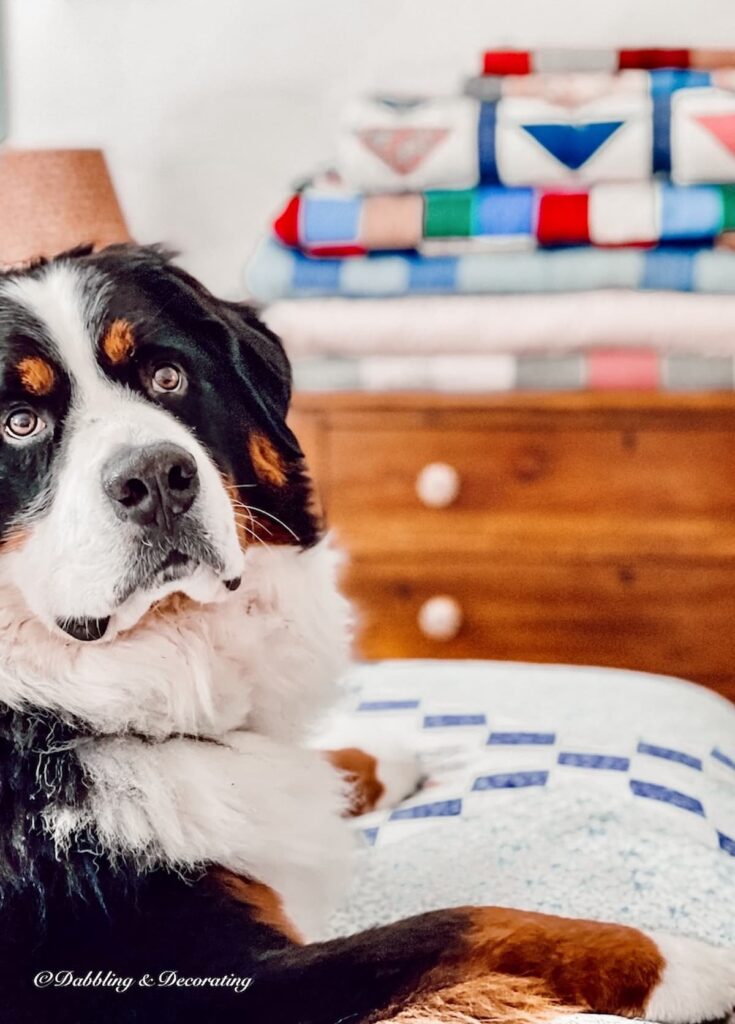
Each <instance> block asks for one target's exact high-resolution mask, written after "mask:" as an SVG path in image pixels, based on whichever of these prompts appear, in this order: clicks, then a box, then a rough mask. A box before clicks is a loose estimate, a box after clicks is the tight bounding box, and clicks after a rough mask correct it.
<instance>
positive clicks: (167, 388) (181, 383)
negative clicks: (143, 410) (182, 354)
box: [151, 364, 186, 394]
mask: <svg viewBox="0 0 735 1024" xmlns="http://www.w3.org/2000/svg"><path fill="white" fill-rule="evenodd" d="M151 384H152V387H153V390H154V391H158V392H162V393H166V394H171V393H172V392H175V391H183V390H184V387H185V386H186V377H185V376H184V373H183V371H182V370H180V369H179V368H178V366H170V365H168V364H166V365H164V366H158V367H156V369H155V370H154V371H153V377H152V378H151Z"/></svg>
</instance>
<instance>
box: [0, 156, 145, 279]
mask: <svg viewBox="0 0 735 1024" xmlns="http://www.w3.org/2000/svg"><path fill="white" fill-rule="evenodd" d="M126 241H130V234H129V232H128V229H127V227H126V224H125V219H124V217H123V214H122V210H121V209H120V205H119V203H118V201H117V196H116V195H115V190H114V188H113V187H112V181H111V180H110V175H109V173H108V170H107V164H106V163H105V158H104V156H103V155H102V153H101V152H100V151H99V150H97V149H36V150H32V149H17V150H13V149H4V150H2V152H0V263H2V264H5V265H7V264H15V263H23V262H25V261H26V260H29V259H33V258H34V257H36V256H53V255H55V254H56V253H59V252H63V251H64V250H65V249H71V248H73V247H74V246H76V245H80V244H82V243H85V242H90V243H92V244H94V246H95V247H96V248H99V247H102V246H104V245H109V244H111V243H112V242H126Z"/></svg>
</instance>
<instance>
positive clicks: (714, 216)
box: [661, 185, 722, 242]
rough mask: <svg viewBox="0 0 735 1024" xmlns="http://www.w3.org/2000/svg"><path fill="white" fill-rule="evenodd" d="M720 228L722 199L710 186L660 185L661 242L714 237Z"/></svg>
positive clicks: (717, 190)
mask: <svg viewBox="0 0 735 1024" xmlns="http://www.w3.org/2000/svg"><path fill="white" fill-rule="evenodd" d="M721 230H722V200H721V198H720V190H719V188H716V187H715V188H713V187H712V186H711V185H687V186H686V187H685V186H683V185H661V241H662V242H663V241H666V240H667V239H671V238H673V239H676V240H680V239H687V238H691V239H702V238H714V237H715V236H716V235H717V234H719V232H720V231H721Z"/></svg>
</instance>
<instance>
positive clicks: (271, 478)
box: [248, 434, 287, 487]
mask: <svg viewBox="0 0 735 1024" xmlns="http://www.w3.org/2000/svg"><path fill="white" fill-rule="evenodd" d="M248 449H249V451H250V461H251V462H252V464H253V469H254V470H255V472H256V473H257V474H258V476H259V477H260V479H261V480H264V481H265V482H266V483H267V484H270V485H271V486H272V487H283V485H284V484H285V483H286V479H287V478H286V471H285V469H284V468H283V460H282V459H281V456H280V455H279V454H278V452H277V451H276V449H275V448H274V447H273V445H272V443H271V442H270V441H269V440H268V438H267V437H266V436H265V434H251V435H250V440H249V442H248Z"/></svg>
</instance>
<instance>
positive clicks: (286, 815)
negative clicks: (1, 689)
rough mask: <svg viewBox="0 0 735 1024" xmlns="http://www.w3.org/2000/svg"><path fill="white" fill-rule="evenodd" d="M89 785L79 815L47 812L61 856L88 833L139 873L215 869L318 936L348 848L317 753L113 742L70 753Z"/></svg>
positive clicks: (333, 777) (247, 744) (236, 741)
mask: <svg viewBox="0 0 735 1024" xmlns="http://www.w3.org/2000/svg"><path fill="white" fill-rule="evenodd" d="M80 756H81V760H82V762H83V763H84V765H85V767H86V768H87V769H88V771H89V773H90V775H91V778H92V780H93V782H94V789H93V794H92V798H91V801H90V803H89V806H88V807H87V808H86V809H85V811H84V812H83V813H78V814H71V813H69V812H68V811H67V812H65V813H61V814H58V813H57V814H51V815H49V818H48V822H47V824H48V827H49V829H50V830H51V832H52V834H53V836H54V838H55V840H56V843H57V846H58V848H59V850H60V854H61V855H63V851H64V849H65V847H66V846H67V844H68V842H69V841H70V839H71V838H72V837H73V834H74V832H75V831H76V830H77V829H79V828H82V827H84V826H85V825H94V826H95V827H96V831H97V834H98V835H99V838H100V841H101V843H102V845H103V847H104V848H105V849H106V850H108V851H111V852H112V853H113V854H115V853H127V854H132V855H133V856H134V857H136V858H137V860H138V862H139V863H140V865H141V867H147V866H153V865H155V864H160V863H166V864H169V865H173V866H174V867H176V868H184V867H188V868H191V867H197V866H200V865H206V864H218V865H222V866H223V867H226V868H229V869H231V870H233V871H236V872H240V873H242V874H246V875H249V876H251V877H253V878H256V879H257V880H258V881H260V882H264V883H265V884H266V885H269V886H271V887H272V888H273V889H274V890H275V891H276V892H277V893H278V894H279V896H280V897H281V900H282V903H283V907H284V910H285V912H286V914H287V916H288V917H289V918H290V919H291V920H292V921H293V923H294V924H295V925H296V926H297V928H299V929H300V930H301V931H302V932H303V933H304V934H305V935H308V936H310V937H313V936H315V935H317V934H318V933H319V930H320V928H321V926H322V924H323V921H324V916H325V914H326V913H328V911H329V909H330V908H331V906H332V900H333V897H334V895H335V894H336V892H338V891H339V888H340V882H342V881H344V878H345V870H346V868H347V867H348V865H349V854H350V849H351V841H350V837H349V833H348V830H347V829H346V827H345V825H344V823H343V821H342V820H341V819H340V817H339V815H340V812H341V810H342V808H343V807H344V805H345V796H344V793H343V786H342V784H341V781H340V779H339V777H338V775H337V773H336V772H334V771H333V770H332V768H331V767H330V766H329V765H328V764H327V762H326V761H324V760H323V759H322V758H321V757H320V756H319V755H318V754H317V753H316V752H314V751H309V750H303V749H299V748H297V747H286V746H284V745H282V744H280V743H276V742H274V741H272V740H269V739H267V738H265V737H263V736H257V735H255V734H253V733H250V732H231V733H227V734H226V735H225V736H224V737H222V740H221V745H220V744H216V743H203V742H201V741H197V740H192V739H184V738H176V739H170V740H168V741H166V742H163V743H155V744H151V743H146V742H144V741H142V740H139V739H134V738H129V739H122V738H113V739H109V740H106V741H101V742H100V741H97V742H95V743H90V744H89V746H88V748H86V749H84V748H82V749H81V751H80Z"/></svg>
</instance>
